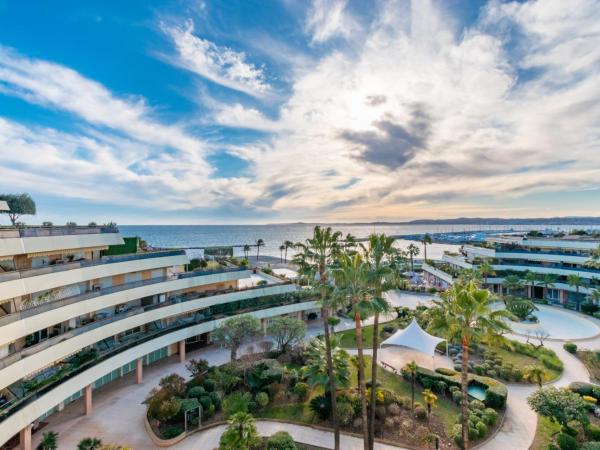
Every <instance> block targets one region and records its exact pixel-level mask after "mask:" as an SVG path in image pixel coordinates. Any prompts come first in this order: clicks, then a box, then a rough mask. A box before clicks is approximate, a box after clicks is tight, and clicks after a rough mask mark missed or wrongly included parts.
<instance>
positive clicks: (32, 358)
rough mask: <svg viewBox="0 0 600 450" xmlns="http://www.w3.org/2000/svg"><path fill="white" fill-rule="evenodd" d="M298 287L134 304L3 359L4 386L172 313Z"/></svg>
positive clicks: (191, 295) (0, 383)
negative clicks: (104, 340) (135, 305)
mask: <svg viewBox="0 0 600 450" xmlns="http://www.w3.org/2000/svg"><path fill="white" fill-rule="evenodd" d="M295 290H296V289H295V286H294V285H293V284H291V283H290V282H287V283H280V284H278V285H270V286H255V287H249V288H245V289H224V290H219V291H206V292H195V293H194V292H189V293H186V294H185V295H176V296H173V297H171V298H170V299H169V300H168V301H166V302H163V303H158V304H153V305H148V306H139V307H135V308H131V309H129V310H126V311H123V312H122V313H120V314H115V315H114V316H112V317H107V318H105V319H102V320H97V321H95V322H92V323H90V324H87V325H84V326H82V327H80V328H76V329H73V330H70V331H68V332H66V333H63V334H60V335H58V336H55V337H53V338H50V339H47V340H45V341H43V342H40V343H38V344H36V345H34V346H31V347H28V348H25V349H23V350H21V351H19V352H16V353H13V354H12V355H9V356H7V357H5V358H3V359H1V360H0V389H2V388H5V387H6V386H9V385H11V384H12V383H14V382H16V381H18V380H20V379H22V378H23V377H24V376H27V375H28V374H31V373H35V372H37V371H39V370H41V369H43V368H44V367H47V366H49V365H51V364H53V363H54V362H56V361H60V360H62V359H64V358H66V357H68V356H69V355H71V354H73V353H76V352H77V351H79V350H81V349H82V348H85V347H88V346H90V345H93V344H96V343H97V342H99V341H101V340H103V339H107V338H110V337H113V336H116V335H118V334H119V333H123V332H125V331H127V330H130V329H132V328H135V327H138V326H142V325H146V324H148V323H152V322H155V321H158V320H162V319H167V318H169V317H174V316H178V315H182V314H188V313H193V312H196V311H198V310H199V309H203V308H207V307H212V306H215V305H224V304H228V303H233V302H236V301H242V300H243V301H248V300H250V299H255V298H259V297H265V296H273V295H279V294H286V293H289V292H293V291H295Z"/></svg>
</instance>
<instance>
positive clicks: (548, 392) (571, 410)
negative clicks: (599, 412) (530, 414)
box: [527, 386, 589, 427]
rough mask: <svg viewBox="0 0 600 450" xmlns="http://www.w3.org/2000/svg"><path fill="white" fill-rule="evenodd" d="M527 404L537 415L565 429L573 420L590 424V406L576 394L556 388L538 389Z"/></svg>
mask: <svg viewBox="0 0 600 450" xmlns="http://www.w3.org/2000/svg"><path fill="white" fill-rule="evenodd" d="M527 403H528V404H529V406H530V407H531V409H533V410H534V411H535V412H536V413H538V414H539V415H541V416H544V417H547V418H549V419H550V420H551V421H553V422H556V423H558V424H560V425H561V426H563V427H565V426H567V425H568V423H569V422H570V421H572V420H577V421H578V422H580V423H581V424H583V425H585V424H587V423H589V419H588V413H587V411H588V405H587V404H586V402H585V401H584V400H583V399H582V398H581V396H580V395H579V394H577V393H576V392H571V391H570V390H568V389H566V388H562V389H557V388H556V387H554V386H550V387H546V388H542V389H538V390H537V391H535V392H534V393H533V394H531V395H530V396H529V397H527Z"/></svg>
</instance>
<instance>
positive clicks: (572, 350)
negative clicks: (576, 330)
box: [563, 342, 577, 354]
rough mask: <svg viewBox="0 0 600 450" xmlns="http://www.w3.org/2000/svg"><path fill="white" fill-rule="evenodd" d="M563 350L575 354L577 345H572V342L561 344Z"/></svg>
mask: <svg viewBox="0 0 600 450" xmlns="http://www.w3.org/2000/svg"><path fill="white" fill-rule="evenodd" d="M563 348H564V349H565V350H566V351H568V352H569V353H572V354H575V353H576V352H577V344H574V343H573V342H565V343H564V344H563Z"/></svg>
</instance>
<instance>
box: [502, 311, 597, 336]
mask: <svg viewBox="0 0 600 450" xmlns="http://www.w3.org/2000/svg"><path fill="white" fill-rule="evenodd" d="M537 307H538V308H539V311H534V313H533V314H534V315H535V316H536V317H537V318H538V320H539V322H538V323H532V324H526V323H518V322H510V326H511V328H512V329H513V331H514V332H515V333H518V334H531V335H534V334H535V333H536V332H545V333H548V334H549V335H550V338H552V339H564V340H568V339H585V338H589V337H592V336H596V335H597V334H598V333H600V327H598V325H596V324H595V323H594V322H592V321H591V320H588V319H586V318H585V317H582V316H580V315H579V314H576V313H573V312H571V311H568V310H566V309H562V308H559V307H554V306H546V305H537Z"/></svg>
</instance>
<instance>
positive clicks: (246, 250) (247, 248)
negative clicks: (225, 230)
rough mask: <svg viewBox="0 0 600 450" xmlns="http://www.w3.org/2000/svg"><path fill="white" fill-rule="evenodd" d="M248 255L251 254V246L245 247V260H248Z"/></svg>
mask: <svg viewBox="0 0 600 450" xmlns="http://www.w3.org/2000/svg"><path fill="white" fill-rule="evenodd" d="M248 253H250V246H249V245H248V244H246V245H244V259H248Z"/></svg>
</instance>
